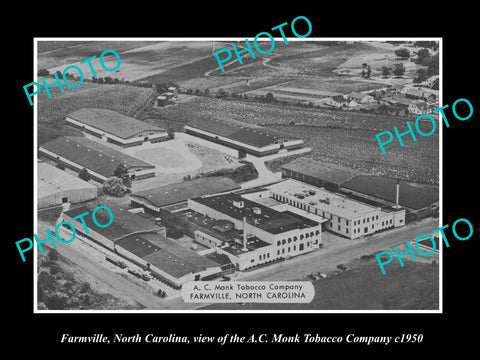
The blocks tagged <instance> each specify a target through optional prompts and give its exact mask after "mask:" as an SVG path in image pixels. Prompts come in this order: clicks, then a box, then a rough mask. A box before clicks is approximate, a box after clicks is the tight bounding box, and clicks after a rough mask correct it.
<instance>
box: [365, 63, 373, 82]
mask: <svg viewBox="0 0 480 360" xmlns="http://www.w3.org/2000/svg"><path fill="white" fill-rule="evenodd" d="M371 74H372V69H370V65H369V66H367V73H366V76H365V77H366V78H367V79H370V75H371Z"/></svg>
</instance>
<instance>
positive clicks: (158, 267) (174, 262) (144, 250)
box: [63, 204, 222, 288]
mask: <svg viewBox="0 0 480 360" xmlns="http://www.w3.org/2000/svg"><path fill="white" fill-rule="evenodd" d="M108 207H109V208H110V210H111V211H112V213H113V222H112V224H111V225H109V226H108V227H105V228H101V227H98V226H96V225H95V224H94V222H93V219H92V217H91V216H85V217H83V220H84V221H85V224H86V226H87V228H88V234H87V233H86V231H85V230H84V229H85V228H84V226H83V224H82V222H81V219H80V218H79V219H77V220H74V219H73V218H74V217H77V216H78V215H80V214H83V213H85V212H89V213H91V211H92V210H93V209H94V207H86V206H81V207H78V208H75V209H72V210H69V211H66V212H65V213H64V214H63V218H64V220H65V221H68V222H70V223H72V224H73V225H74V226H75V229H76V230H77V231H78V232H80V233H81V234H82V236H83V237H86V238H89V239H91V240H92V241H95V242H97V243H99V244H101V245H103V246H105V247H106V248H108V249H110V250H112V251H114V252H116V253H117V254H119V255H122V256H123V257H125V258H126V259H128V260H130V261H132V262H134V263H136V264H137V265H139V266H142V267H143V268H145V269H148V270H150V271H151V273H152V274H153V275H154V276H156V277H157V278H159V279H160V280H162V281H164V282H166V283H168V284H169V285H171V286H173V287H176V288H179V287H181V286H182V284H184V283H185V282H187V281H193V280H201V279H203V278H206V277H212V276H215V275H218V276H220V275H221V274H222V269H221V267H220V264H218V263H216V262H214V261H212V260H210V259H208V258H207V257H204V256H201V255H198V254H197V253H196V252H194V251H192V250H190V249H187V248H185V247H183V246H181V245H180V244H177V243H176V242H174V241H172V240H170V239H167V238H165V237H164V236H162V235H161V234H159V232H160V230H161V228H160V227H158V226H156V225H154V224H153V223H152V222H151V221H149V220H147V219H145V218H143V217H142V216H140V215H137V214H132V213H130V212H129V211H128V210H126V209H122V208H119V207H117V206H116V205H114V204H108ZM95 217H96V220H97V221H98V223H100V224H105V223H108V221H109V219H110V216H109V215H108V213H107V211H106V210H104V209H99V210H98V211H97V212H96V214H95Z"/></svg>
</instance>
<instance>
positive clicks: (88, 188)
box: [37, 162, 98, 209]
mask: <svg viewBox="0 0 480 360" xmlns="http://www.w3.org/2000/svg"><path fill="white" fill-rule="evenodd" d="M97 193H98V189H97V187H96V186H94V185H92V184H89V183H88V182H86V181H83V180H82V179H79V178H78V177H76V176H73V175H71V174H69V173H66V172H65V171H62V170H60V169H57V168H56V167H54V166H52V165H49V164H47V163H45V162H38V163H37V207H38V208H39V209H42V208H47V207H50V206H55V205H60V204H64V203H77V202H82V201H88V200H92V199H95V198H96V197H97Z"/></svg>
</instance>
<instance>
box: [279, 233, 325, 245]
mask: <svg viewBox="0 0 480 360" xmlns="http://www.w3.org/2000/svg"><path fill="white" fill-rule="evenodd" d="M319 234H320V230H316V231H315V232H313V231H312V232H310V233H306V234H305V236H303V234H301V235H300V240H303V239H304V238H309V237H313V236H315V235H319ZM297 240H298V237H297V236H294V237H293V242H295V241H297ZM291 242H292V238H288V239H283V240H278V241H277V246H280V245H285V244H287V243H288V244H290V243H291Z"/></svg>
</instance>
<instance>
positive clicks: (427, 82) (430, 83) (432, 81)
mask: <svg viewBox="0 0 480 360" xmlns="http://www.w3.org/2000/svg"><path fill="white" fill-rule="evenodd" d="M438 79H439V76H438V75H433V76H430V77H429V78H428V79H427V80H425V81H424V82H423V83H422V85H423V86H425V87H429V88H431V87H432V86H433V85H434V84H435V82H437V81H438Z"/></svg>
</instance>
